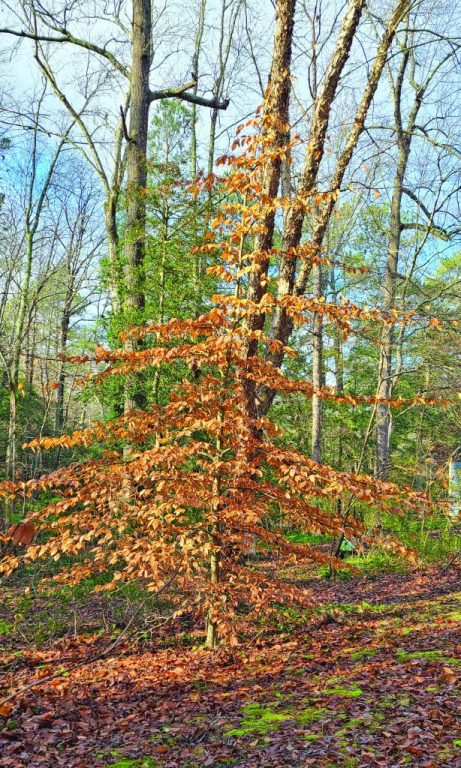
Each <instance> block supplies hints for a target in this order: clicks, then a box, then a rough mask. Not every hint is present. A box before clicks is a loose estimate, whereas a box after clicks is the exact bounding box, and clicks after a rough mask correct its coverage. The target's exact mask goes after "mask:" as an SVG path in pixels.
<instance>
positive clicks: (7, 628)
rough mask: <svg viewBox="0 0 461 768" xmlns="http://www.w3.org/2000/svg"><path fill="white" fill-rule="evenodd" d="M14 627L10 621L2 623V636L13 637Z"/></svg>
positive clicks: (0, 622) (0, 632)
mask: <svg viewBox="0 0 461 768" xmlns="http://www.w3.org/2000/svg"><path fill="white" fill-rule="evenodd" d="M12 631H13V625H12V624H11V623H10V622H9V621H3V620H1V621H0V635H11V633H12Z"/></svg>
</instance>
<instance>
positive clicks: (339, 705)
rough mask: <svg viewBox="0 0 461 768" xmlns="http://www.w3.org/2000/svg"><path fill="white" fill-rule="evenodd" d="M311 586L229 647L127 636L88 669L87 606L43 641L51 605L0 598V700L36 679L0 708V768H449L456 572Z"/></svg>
mask: <svg viewBox="0 0 461 768" xmlns="http://www.w3.org/2000/svg"><path fill="white" fill-rule="evenodd" d="M310 586H311V588H312V590H313V593H314V595H315V596H316V599H317V600H318V603H319V607H318V609H316V610H315V611H314V612H311V613H310V615H304V616H300V615H297V616H295V615H291V614H290V615H285V614H282V615H281V619H280V624H279V626H278V628H277V629H276V630H273V631H272V632H267V631H264V630H263V631H262V632H261V633H259V634H258V633H255V635H254V636H253V638H252V640H251V641H249V642H248V643H246V644H245V643H243V644H242V645H241V646H237V647H236V648H233V649H228V650H225V649H224V650H219V651H218V652H216V653H214V654H213V653H210V652H206V651H204V650H203V649H201V648H200V647H199V646H198V644H197V643H198V640H197V638H194V637H193V636H189V635H185V636H183V637H179V638H177V639H176V640H175V639H174V638H170V641H171V642H170V643H169V642H167V640H168V638H167V637H166V636H163V639H162V641H161V642H156V641H155V640H154V638H153V637H152V638H148V639H138V642H137V644H135V643H134V642H133V641H132V639H131V638H130V637H129V635H128V633H127V634H126V636H125V637H123V636H122V637H121V639H120V642H119V643H118V644H116V646H114V647H113V651H112V652H110V653H108V654H107V653H106V654H105V655H104V656H103V658H99V659H97V658H95V657H97V656H98V655H101V654H104V649H107V648H108V647H109V648H110V647H112V646H111V643H113V636H112V637H111V636H110V635H109V636H108V635H107V634H104V631H103V630H100V631H98V632H95V631H94V627H93V631H91V625H92V623H93V624H94V616H92V615H91V605H92V603H91V601H89V602H88V610H89V615H88V617H87V624H88V627H87V631H86V632H83V631H80V629H78V628H77V629H78V631H77V632H72V633H68V634H65V633H63V632H60V631H59V627H57V629H56V635H55V636H54V637H51V639H50V638H49V637H48V638H45V639H44V638H40V634H39V633H38V634H37V632H38V629H37V628H40V627H41V626H42V622H43V621H44V620H45V619H44V612H45V613H48V618H49V619H53V620H54V621H56V615H55V614H54V613H53V606H51V604H50V603H46V602H43V600H41V598H38V597H37V598H35V599H33V600H29V602H28V603H27V606H26V609H25V608H24V606H23V603H21V602H20V601H21V600H23V601H24V598H20V597H19V596H18V594H16V593H15V591H14V589H11V590H9V591H8V592H7V594H6V597H5V599H4V600H3V604H2V606H1V616H2V620H1V621H0V633H2V637H1V638H0V640H2V641H4V642H3V643H2V648H3V650H2V653H1V657H0V660H1V661H2V662H3V665H4V672H5V674H4V678H3V682H2V683H1V686H2V687H1V688H0V698H4V697H5V695H6V694H7V693H8V692H9V691H17V690H18V689H20V688H21V687H24V686H26V685H27V684H28V683H30V682H32V681H36V680H37V679H38V678H40V679H41V678H43V680H42V682H40V684H39V685H35V686H33V687H31V688H28V689H27V690H24V691H22V692H20V693H19V694H18V696H17V697H16V698H15V699H13V700H11V701H10V702H7V703H5V704H3V705H2V706H1V707H0V711H1V712H2V713H3V717H0V766H2V767H4V768H7V767H8V768H10V767H11V768H22V767H23V766H24V767H25V766H27V767H28V768H35V767H36V766H37V767H38V766H49V767H50V768H51V767H52V766H53V768H77V767H82V768H90V767H91V768H93V767H94V768H102V767H104V768H109V766H110V767H111V768H176V767H177V768H195V767H196V766H197V768H200V767H201V766H214V768H225V767H226V768H229V767H232V768H256V767H258V768H260V767H261V766H273V767H274V768H281V767H282V766H283V768H286V767H287V766H288V768H291V767H293V768H295V767H297V766H299V767H301V766H315V768H317V767H318V768H321V767H322V766H328V767H329V768H334V766H337V767H338V768H339V766H344V768H355V767H357V768H358V767H360V766H380V767H382V768H393V767H394V766H415V767H416V766H418V767H420V768H435V767H436V766H437V767H438V766H443V767H444V768H455V766H456V767H458V768H459V767H460V766H461V696H460V694H461V632H460V629H461V571H460V570H459V569H458V568H456V566H455V565H452V566H451V567H450V568H445V569H442V568H431V569H426V570H423V571H421V570H419V571H415V572H413V573H412V574H395V573H394V574H387V575H382V576H379V577H378V578H376V579H363V578H361V579H353V580H348V581H341V582H337V583H331V582H325V581H320V580H317V581H313V582H312V584H311V585H310ZM18 616H19V619H18ZM3 617H4V618H3ZM53 617H54V618H53ZM69 620H70V619H69V615H67V617H66V626H67V629H68V628H69ZM13 627H14V632H11V631H9V630H11V628H13ZM29 630H30V631H29ZM59 635H61V636H59ZM63 635H64V636H63ZM37 637H38V640H37ZM194 642H195V643H196V645H194ZM76 663H78V664H79V666H77V667H76V668H74V669H72V666H73V665H74V664H76ZM64 670H68V671H66V672H64ZM56 672H60V673H61V674H60V675H59V676H58V677H55V678H54V679H51V680H50V679H48V680H47V679H46V678H47V676H49V675H50V674H53V673H54V674H56Z"/></svg>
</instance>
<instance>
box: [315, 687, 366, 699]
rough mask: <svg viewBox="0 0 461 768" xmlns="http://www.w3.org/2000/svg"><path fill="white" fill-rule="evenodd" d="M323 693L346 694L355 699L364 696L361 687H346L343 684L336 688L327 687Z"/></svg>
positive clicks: (331, 694)
mask: <svg viewBox="0 0 461 768" xmlns="http://www.w3.org/2000/svg"><path fill="white" fill-rule="evenodd" d="M323 693H326V694H328V695H329V696H346V697H347V698H351V699H353V698H356V697H358V696H362V694H363V691H362V689H361V688H344V687H343V686H342V685H338V686H337V687H336V688H325V689H324V691H323Z"/></svg>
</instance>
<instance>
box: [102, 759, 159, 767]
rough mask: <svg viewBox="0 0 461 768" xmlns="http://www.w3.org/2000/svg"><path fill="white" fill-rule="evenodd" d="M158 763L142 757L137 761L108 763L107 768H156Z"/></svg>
mask: <svg viewBox="0 0 461 768" xmlns="http://www.w3.org/2000/svg"><path fill="white" fill-rule="evenodd" d="M157 766H158V761H157V760H153V759H152V758H151V757H141V758H139V759H137V760H129V759H127V760H118V761H117V762H116V763H108V764H107V766H106V768H156V767H157Z"/></svg>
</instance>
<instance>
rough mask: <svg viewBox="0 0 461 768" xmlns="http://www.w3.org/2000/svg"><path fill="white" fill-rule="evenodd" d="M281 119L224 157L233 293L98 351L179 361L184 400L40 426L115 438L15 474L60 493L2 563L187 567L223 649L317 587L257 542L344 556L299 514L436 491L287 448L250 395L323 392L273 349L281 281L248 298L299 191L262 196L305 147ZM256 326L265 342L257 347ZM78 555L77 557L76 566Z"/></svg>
mask: <svg viewBox="0 0 461 768" xmlns="http://www.w3.org/2000/svg"><path fill="white" fill-rule="evenodd" d="M270 119H271V117H270V114H267V113H266V114H264V113H263V116H262V118H261V119H260V120H254V121H250V126H251V129H250V131H249V132H248V135H243V134H242V133H241V132H240V137H239V139H238V142H237V143H238V145H240V146H241V147H243V150H242V154H241V155H239V156H237V157H235V158H227V159H225V160H224V159H223V162H226V163H227V164H228V166H229V168H228V172H227V173H226V174H224V176H223V178H222V179H221V180H220V181H219V183H220V185H221V189H222V192H223V194H224V193H226V194H227V195H228V200H229V202H227V203H225V204H224V205H223V206H222V208H221V209H220V211H219V212H218V215H217V216H216V219H215V221H214V222H213V224H212V226H213V227H214V233H210V235H209V237H208V240H207V242H206V243H205V244H204V246H203V247H204V249H205V250H206V251H207V252H210V251H214V252H215V253H216V255H218V256H219V258H220V261H221V263H220V265H219V266H215V267H213V268H212V272H213V274H215V275H217V276H219V277H220V278H221V279H222V280H223V283H224V285H227V286H229V290H228V292H223V293H222V294H221V295H217V296H215V297H214V299H213V305H212V307H211V309H210V310H209V311H208V312H207V313H206V314H203V315H201V316H200V317H198V318H194V319H185V320H180V319H171V320H169V321H168V322H166V323H154V324H151V325H149V326H147V327H144V328H134V329H133V330H132V331H131V332H130V336H131V337H132V338H133V339H134V340H136V341H137V340H141V339H142V340H143V348H142V349H138V350H137V351H130V350H129V349H127V348H126V347H124V348H122V349H117V350H114V351H111V350H109V349H104V348H102V347H100V348H98V349H97V351H96V355H95V358H94V361H93V362H95V363H96V364H97V365H98V366H103V369H102V370H101V369H100V370H99V372H98V373H96V374H95V375H94V377H95V378H96V380H98V381H104V380H105V379H107V378H108V377H112V376H126V375H132V374H133V373H134V372H137V371H142V370H145V369H147V368H154V369H155V368H157V367H164V366H177V368H178V371H181V370H182V371H183V372H184V375H183V379H182V381H181V382H180V383H179V384H178V385H177V386H175V387H174V388H173V389H172V392H171V396H170V399H169V402H168V403H167V404H166V405H161V404H158V403H154V402H152V404H151V405H150V406H146V408H145V409H138V410H132V411H130V412H128V413H125V414H124V415H123V416H121V417H119V418H117V419H115V420H113V421H111V422H108V423H105V424H95V425H94V426H93V427H91V428H88V429H86V430H83V431H80V432H75V433H74V434H72V435H70V436H61V437H57V438H40V439H37V440H35V441H33V442H32V443H30V445H29V447H30V448H33V449H40V448H49V447H56V446H61V447H71V446H75V445H79V446H89V445H93V444H95V443H99V444H100V445H101V446H104V451H103V453H102V455H101V456H100V457H99V458H96V459H91V460H87V461H83V462H82V463H79V464H72V465H70V466H67V467H63V468H60V469H58V470H56V471H55V472H53V473H52V474H50V475H48V476H45V477H42V478H40V479H37V480H33V481H30V482H28V483H22V484H17V485H14V484H12V483H4V484H3V485H1V486H0V493H1V494H2V495H3V496H23V497H25V504H26V505H27V501H26V500H27V497H30V496H32V495H33V494H37V493H38V492H40V491H47V492H49V493H52V495H53V499H54V500H53V501H52V502H51V503H50V504H49V505H48V506H47V507H46V508H45V509H43V510H41V511H40V512H36V513H33V514H32V515H31V516H30V517H29V518H28V519H27V520H26V521H24V522H23V523H22V524H21V525H20V526H19V528H16V529H15V530H14V531H12V532H11V531H10V534H9V535H10V536H11V535H12V536H13V538H14V540H15V541H16V542H18V541H22V542H23V543H24V544H27V546H25V548H24V550H23V552H22V553H20V554H18V553H17V551H15V552H12V553H10V554H9V555H6V556H5V557H4V558H3V561H2V563H1V564H0V571H1V572H3V573H4V574H8V573H10V572H11V571H12V570H13V569H14V568H16V567H17V566H18V565H19V564H20V562H21V561H22V562H25V563H27V562H31V561H33V560H36V559H38V558H42V559H43V558H53V559H55V560H59V559H60V557H62V556H63V555H66V565H64V566H63V569H62V571H61V573H60V574H59V575H58V577H57V578H58V579H59V580H61V581H64V582H67V583H74V582H77V581H79V580H80V579H83V578H85V577H87V576H89V575H90V574H91V573H93V572H100V571H101V570H104V569H107V571H108V573H109V574H111V576H112V578H111V580H110V582H108V583H107V584H106V585H105V586H104V587H103V588H105V589H110V588H111V587H114V586H116V585H117V584H118V583H119V582H120V581H125V580H130V579H141V580H142V582H143V583H145V585H146V589H148V590H152V591H157V590H158V589H161V588H162V587H164V585H170V584H171V585H172V584H173V581H174V589H173V587H171V588H170V592H171V599H172V601H173V602H175V601H176V602H177V603H178V610H180V609H181V608H184V607H185V606H186V605H187V606H188V607H189V608H191V607H192V608H195V610H196V611H197V613H198V614H201V615H203V616H204V617H205V619H206V643H207V646H208V647H209V648H214V647H215V646H216V644H217V642H218V637H219V638H221V639H223V640H225V639H227V640H228V641H231V640H232V639H233V638H235V637H236V629H237V626H238V623H239V622H241V623H244V622H245V621H246V622H248V621H249V620H252V618H253V616H254V615H255V614H257V613H258V612H266V613H267V612H269V611H270V610H271V607H272V606H274V603H280V602H294V601H298V602H300V603H301V604H308V603H309V601H310V598H309V593H308V592H307V591H304V590H301V589H298V588H296V587H295V586H293V585H291V584H288V583H286V582H283V581H281V580H279V579H277V578H275V577H274V578H273V577H272V576H269V575H268V574H266V573H265V572H263V571H261V570H258V569H257V568H255V567H254V564H252V562H251V560H249V558H248V557H247V554H248V549H249V547H250V546H253V545H254V542H255V541H256V545H257V546H259V547H260V548H262V549H264V550H275V551H277V552H280V553H284V554H285V555H286V557H287V558H288V561H290V560H291V561H293V562H298V561H299V562H302V561H305V560H306V559H313V560H315V561H318V562H323V563H325V562H335V563H338V562H339V561H336V560H335V559H334V558H332V557H329V556H328V555H325V554H324V553H321V552H319V551H317V550H316V549H315V548H312V547H311V546H309V545H302V544H294V543H292V542H290V541H289V540H288V538H287V537H286V532H287V529H289V528H290V527H293V526H295V527H296V528H297V529H300V530H302V531H306V532H308V531H321V532H322V533H326V534H336V533H339V532H342V533H344V534H345V535H346V536H348V537H350V536H354V535H360V534H362V533H363V528H362V524H361V523H360V522H358V521H357V520H355V519H354V518H353V516H349V517H348V518H347V519H345V518H344V517H341V516H340V515H339V514H338V513H337V511H336V509H337V505H336V501H337V499H338V498H340V497H343V496H345V497H346V498H351V497H353V498H355V499H357V500H359V501H360V502H361V503H363V504H369V505H373V506H374V507H376V508H378V509H381V510H384V509H389V507H392V508H398V509H400V510H404V509H408V508H413V509H415V508H417V507H419V506H421V505H425V504H427V499H426V497H425V496H424V495H422V494H418V493H415V492H413V493H412V492H410V490H409V489H403V490H401V489H399V488H398V487H396V486H395V485H391V484H390V483H382V482H379V481H377V480H374V479H373V478H371V477H367V476H364V475H356V474H347V473H344V472H341V471H335V470H333V469H332V468H330V467H328V466H326V465H321V464H318V463H316V462H315V461H313V460H311V459H308V458H306V457H305V456H303V455H302V454H301V453H299V452H297V451H295V450H293V449H290V448H285V447H283V443H282V441H281V439H280V438H281V435H280V432H279V430H278V429H277V427H276V426H275V425H274V424H273V423H271V422H270V421H269V420H268V419H267V418H265V417H264V418H257V417H254V415H253V412H252V409H251V404H250V405H249V403H248V387H247V383H248V382H249V381H252V382H255V383H256V384H257V385H264V386H268V385H270V386H271V387H272V388H275V389H276V390H277V391H278V392H279V393H281V394H283V393H286V392H300V393H303V394H304V395H306V396H307V397H312V395H313V393H314V387H313V385H312V384H310V383H309V382H306V381H297V380H295V379H292V378H289V377H288V376H286V375H284V373H283V372H282V371H281V370H280V369H279V368H276V367H275V366H274V365H273V364H272V363H271V362H270V361H267V360H265V359H264V354H263V353H264V350H266V351H270V352H271V353H273V352H274V351H276V347H277V346H278V345H279V344H280V342H278V341H274V340H271V339H269V338H268V337H267V336H266V334H265V332H264V328H262V329H255V323H253V322H252V321H253V319H254V316H255V315H258V314H259V313H261V312H264V313H265V314H266V316H268V317H269V318H270V315H271V313H273V312H274V310H275V309H277V307H278V300H277V299H276V298H275V297H273V296H272V295H271V293H270V292H268V293H266V294H265V295H264V297H263V298H262V300H261V302H260V303H256V302H254V301H253V300H250V299H247V298H244V290H245V288H246V287H247V286H246V284H245V281H248V276H249V275H250V274H251V273H252V271H254V270H257V269H258V260H259V259H260V258H262V256H261V252H260V251H256V252H255V251H254V250H252V243H253V242H254V241H255V238H256V235H257V234H258V232H259V230H260V227H261V221H264V219H265V217H267V210H266V206H273V207H274V211H276V210H281V209H282V210H283V209H284V208H285V207H286V206H288V205H290V202H289V201H288V200H286V199H284V198H277V199H271V198H269V197H265V196H262V195H261V187H260V181H259V179H260V169H261V167H262V166H263V165H264V163H265V162H266V161H267V153H268V152H274V151H277V152H280V154H281V155H282V156H285V153H286V152H287V151H289V149H290V147H289V146H285V147H280V148H279V149H278V150H274V148H273V146H272V145H271V140H270V130H268V126H267V125H263V128H262V130H261V131H260V130H253V127H254V126H256V127H257V128H258V127H259V122H262V123H264V122H265V121H270ZM284 307H285V309H286V311H287V312H289V313H290V316H291V317H292V318H293V321H294V322H304V320H305V318H306V316H308V315H309V313H310V314H312V312H315V311H322V312H325V313H327V315H328V317H330V318H333V319H336V321H337V322H338V324H339V325H340V327H341V328H342V329H343V331H344V332H347V331H348V330H349V329H351V327H352V325H353V324H355V323H356V322H357V321H361V320H367V322H370V321H371V320H376V321H378V322H381V321H382V322H389V319H388V318H387V319H382V318H381V314H380V313H379V311H377V310H373V311H370V310H366V311H365V310H360V309H359V308H358V307H354V306H352V305H347V304H345V305H332V304H331V305H328V306H325V304H324V303H322V302H321V301H320V300H319V299H308V298H302V297H299V298H298V299H296V300H294V299H293V298H292V297H286V298H285V299H284ZM253 341H256V342H257V344H258V348H259V351H260V353H261V354H258V355H254V356H251V357H248V354H247V350H248V344H249V342H253ZM149 342H150V343H149ZM283 351H284V353H285V354H289V353H290V350H289V349H288V348H284V350H283ZM85 360H88V358H85ZM75 361H76V362H77V361H79V362H82V358H75ZM316 394H317V395H318V396H319V397H322V398H331V399H333V400H337V401H339V402H349V403H352V404H354V403H356V402H358V400H359V399H358V398H354V397H353V396H352V395H348V396H346V395H343V396H341V397H339V396H338V395H336V394H335V393H334V390H333V389H332V388H328V387H325V388H322V389H320V390H317V391H316ZM369 402H370V403H373V402H374V399H373V398H370V399H369ZM127 448H128V449H127ZM56 497H58V500H56ZM269 521H270V525H268V522H269ZM32 534H34V535H35V541H34V542H31V541H30V539H31V536H32ZM386 544H387V545H388V546H391V547H392V546H395V547H398V545H397V544H393V543H392V542H386ZM69 556H73V557H75V561H74V563H73V565H71V566H69V565H68V558H69ZM250 609H252V610H251V611H250Z"/></svg>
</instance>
